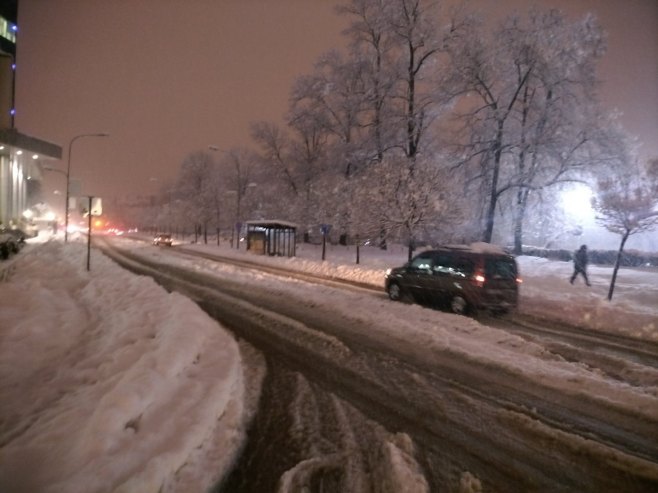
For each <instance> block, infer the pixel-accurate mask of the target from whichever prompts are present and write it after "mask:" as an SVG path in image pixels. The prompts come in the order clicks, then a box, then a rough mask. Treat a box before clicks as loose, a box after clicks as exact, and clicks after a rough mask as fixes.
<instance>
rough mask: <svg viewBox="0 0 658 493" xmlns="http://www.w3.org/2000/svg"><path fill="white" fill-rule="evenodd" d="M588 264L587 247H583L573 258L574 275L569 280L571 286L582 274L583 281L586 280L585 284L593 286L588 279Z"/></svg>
mask: <svg viewBox="0 0 658 493" xmlns="http://www.w3.org/2000/svg"><path fill="white" fill-rule="evenodd" d="M587 262H588V259H587V245H581V246H580V248H579V249H578V250H577V251H576V253H575V255H574V256H573V274H572V275H571V279H570V280H569V282H570V283H571V284H573V282H574V281H575V280H576V276H577V275H578V274H582V276H583V279H585V284H587V285H588V286H591V284H590V283H589V279H588V278H587Z"/></svg>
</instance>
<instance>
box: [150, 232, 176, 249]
mask: <svg viewBox="0 0 658 493" xmlns="http://www.w3.org/2000/svg"><path fill="white" fill-rule="evenodd" d="M153 244H154V245H156V246H160V245H165V246H171V244H172V240H171V235H170V234H166V233H161V234H159V235H156V236H155V238H153Z"/></svg>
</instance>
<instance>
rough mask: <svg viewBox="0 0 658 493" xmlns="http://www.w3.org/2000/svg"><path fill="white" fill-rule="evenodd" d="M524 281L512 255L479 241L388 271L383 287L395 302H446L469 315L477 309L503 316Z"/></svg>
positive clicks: (435, 252) (426, 255) (429, 253)
mask: <svg viewBox="0 0 658 493" xmlns="http://www.w3.org/2000/svg"><path fill="white" fill-rule="evenodd" d="M520 282H521V279H520V278H519V272H518V268H517V264H516V260H515V259H514V257H513V256H512V255H509V254H507V253H505V252H504V251H503V250H502V249H497V248H496V247H494V246H492V245H488V244H482V243H476V244H474V245H471V246H469V245H455V246H445V247H440V248H437V249H435V250H428V251H425V252H422V253H420V254H418V255H417V256H415V257H414V258H413V259H412V260H411V261H410V262H407V263H406V264H404V265H403V266H402V267H397V268H394V269H389V270H388V271H387V273H386V280H385V287H386V292H387V293H388V296H389V298H390V299H391V300H394V301H397V300H402V299H411V300H413V301H416V302H418V303H423V304H430V305H438V304H442V305H446V306H447V307H448V308H449V309H450V310H451V311H453V312H454V313H457V314H460V315H466V314H475V313H477V311H478V310H488V311H492V312H499V313H505V312H508V311H510V310H513V309H515V308H516V306H517V302H518V284H519V283H520Z"/></svg>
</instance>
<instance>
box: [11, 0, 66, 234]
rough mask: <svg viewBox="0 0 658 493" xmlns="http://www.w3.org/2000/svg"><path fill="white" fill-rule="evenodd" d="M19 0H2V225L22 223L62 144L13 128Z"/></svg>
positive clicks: (59, 152)
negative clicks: (34, 183)
mask: <svg viewBox="0 0 658 493" xmlns="http://www.w3.org/2000/svg"><path fill="white" fill-rule="evenodd" d="M17 12H18V0H3V1H2V2H0V227H21V226H23V224H24V223H25V222H26V221H27V220H28V218H27V217H26V216H25V215H24V213H25V211H26V210H27V209H28V208H29V206H30V205H32V204H31V203H30V193H29V192H30V188H31V187H30V186H29V184H30V181H32V180H34V181H41V178H42V168H41V165H42V163H43V162H44V161H48V160H58V159H61V158H62V148H61V147H60V146H58V145H55V144H53V143H50V142H46V141H44V140H41V139H38V138H36V137H31V136H29V135H25V134H22V133H20V132H19V131H18V130H17V129H16V128H14V115H15V113H16V108H15V106H14V94H15V79H16V78H15V73H16V65H17V63H16V41H17V37H18V26H17V24H16V20H17Z"/></svg>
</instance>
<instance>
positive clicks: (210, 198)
mask: <svg viewBox="0 0 658 493" xmlns="http://www.w3.org/2000/svg"><path fill="white" fill-rule="evenodd" d="M213 168H214V165H213V162H212V159H211V158H210V156H209V154H208V153H207V152H205V151H196V152H192V153H190V154H188V155H187V156H186V157H185V159H184V160H183V163H182V165H181V169H180V171H179V173H178V178H177V180H176V183H175V184H174V187H173V196H174V198H175V199H176V200H177V201H178V202H177V204H178V205H177V209H178V210H182V211H183V213H184V215H185V217H186V218H187V219H188V221H190V222H191V223H192V224H193V226H194V237H195V241H198V236H199V235H200V234H203V236H204V241H206V242H207V238H208V237H207V232H208V224H209V223H210V222H211V221H212V220H213V217H214V212H215V208H214V195H215V193H216V187H215V186H214V180H213Z"/></svg>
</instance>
